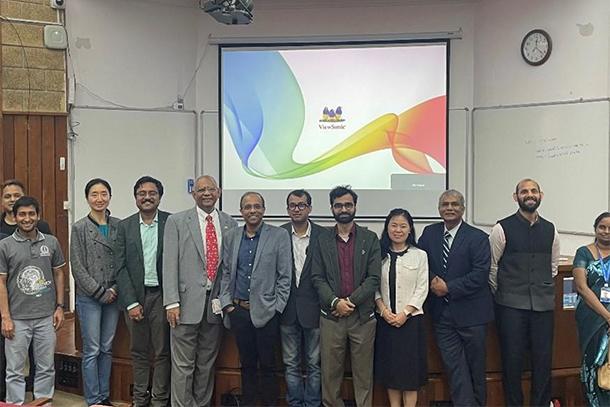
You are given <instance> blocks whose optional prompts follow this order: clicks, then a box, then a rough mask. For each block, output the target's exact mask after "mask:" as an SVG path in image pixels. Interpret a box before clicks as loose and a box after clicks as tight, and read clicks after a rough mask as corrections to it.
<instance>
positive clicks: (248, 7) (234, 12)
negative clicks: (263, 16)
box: [199, 0, 254, 25]
mask: <svg viewBox="0 0 610 407" xmlns="http://www.w3.org/2000/svg"><path fill="white" fill-rule="evenodd" d="M253 6H254V5H253V3H252V0H209V1H203V0H200V1H199V7H201V9H202V10H203V11H205V12H206V13H208V14H209V15H211V16H212V17H214V19H216V21H218V22H220V23H223V24H229V25H237V24H250V23H251V22H252V18H253V17H254V16H253V15H252V8H253Z"/></svg>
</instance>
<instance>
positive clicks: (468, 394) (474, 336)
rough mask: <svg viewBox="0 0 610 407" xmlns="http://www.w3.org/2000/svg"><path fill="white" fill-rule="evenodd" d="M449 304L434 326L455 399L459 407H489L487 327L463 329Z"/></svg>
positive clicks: (485, 325) (452, 395)
mask: <svg viewBox="0 0 610 407" xmlns="http://www.w3.org/2000/svg"><path fill="white" fill-rule="evenodd" d="M449 307H450V304H447V305H445V307H444V310H443V312H442V314H441V316H440V318H439V319H438V320H437V321H435V323H434V330H435V334H436V342H437V344H438V347H439V349H440V351H441V356H442V358H443V363H444V364H445V368H446V369H447V373H448V375H449V388H450V390H451V399H452V401H453V405H454V406H456V407H464V406H485V405H486V402H487V381H486V373H485V370H486V369H485V357H486V349H485V340H486V336H487V324H483V325H474V326H468V327H459V326H458V325H457V324H456V322H455V319H454V318H453V316H452V315H451V313H450V312H449Z"/></svg>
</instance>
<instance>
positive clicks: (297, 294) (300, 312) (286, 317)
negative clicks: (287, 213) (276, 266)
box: [280, 222, 325, 329]
mask: <svg viewBox="0 0 610 407" xmlns="http://www.w3.org/2000/svg"><path fill="white" fill-rule="evenodd" d="M282 227H283V228H284V229H286V230H287V231H288V233H290V243H291V244H290V247H291V249H292V250H294V248H293V247H292V223H291V222H288V223H285V224H283V225H282ZM324 232H325V229H324V228H323V227H322V226H319V225H317V224H315V223H313V222H311V235H310V237H309V246H308V247H307V250H306V257H305V264H304V265H303V271H302V272H301V279H300V280H299V286H298V287H297V284H296V274H295V267H294V251H293V253H292V284H291V285H290V297H288V303H286V308H285V309H284V312H283V313H282V316H281V317H280V324H282V325H291V324H294V323H295V322H296V321H298V322H299V323H300V325H301V326H302V327H303V328H306V329H315V328H318V327H319V326H320V299H319V297H318V291H317V290H316V287H315V286H314V285H313V280H312V279H311V260H312V258H313V252H314V250H315V248H314V245H315V244H316V239H317V237H318V235H319V234H320V233H324Z"/></svg>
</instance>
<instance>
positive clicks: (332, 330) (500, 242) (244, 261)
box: [0, 175, 610, 407]
mask: <svg viewBox="0 0 610 407" xmlns="http://www.w3.org/2000/svg"><path fill="white" fill-rule="evenodd" d="M25 192H26V191H25V186H24V185H23V184H22V183H21V182H19V181H17V180H9V181H6V182H5V183H4V184H3V185H2V204H3V209H4V213H3V214H2V216H1V218H0V222H1V223H0V227H1V228H0V232H1V233H2V235H0V239H1V238H4V239H3V240H2V241H1V242H0V313H1V317H2V336H3V338H6V340H5V341H4V342H5V343H4V347H3V349H2V350H3V351H4V352H5V355H6V369H4V368H2V371H4V370H5V371H6V400H7V401H8V402H11V403H15V404H22V403H23V402H24V398H25V381H24V367H25V362H26V359H27V357H28V348H29V347H30V345H32V348H33V352H32V353H33V354H32V356H31V360H30V364H31V365H32V367H34V366H35V368H36V369H35V372H36V373H35V379H34V395H35V396H36V397H50V396H52V395H53V391H54V366H53V349H54V347H55V334H54V331H55V330H57V329H59V327H60V326H61V325H62V323H63V319H64V316H63V310H64V308H65V303H64V284H65V283H64V280H63V273H62V272H61V268H62V266H63V265H64V260H63V255H62V252H61V249H60V246H59V243H58V242H57V239H55V238H54V237H53V236H52V234H51V231H50V230H49V227H48V225H47V224H46V223H44V221H42V220H41V219H40V207H39V205H38V203H37V201H36V200H35V199H34V198H32V197H29V196H26V193H25ZM163 193H164V189H163V185H162V183H161V182H160V181H159V180H157V179H155V178H152V177H149V176H144V177H142V178H140V179H139V180H137V181H136V183H135V185H134V188H133V195H134V198H135V204H136V207H137V209H138V210H137V212H136V213H134V214H133V215H132V216H130V217H128V218H126V219H124V220H119V219H117V218H115V217H112V216H111V215H110V211H109V210H108V206H109V204H110V200H111V197H112V189H111V186H110V184H109V183H108V182H106V181H105V180H103V179H99V178H96V179H93V180H91V181H90V182H89V183H87V185H86V186H85V197H86V199H87V202H88V204H89V206H90V212H89V214H88V215H87V216H86V217H85V218H83V219H81V220H79V221H77V222H76V223H75V224H74V226H73V229H72V234H71V241H70V261H71V270H72V275H73V276H74V280H75V283H76V311H77V314H78V318H79V323H80V328H81V334H82V339H83V360H82V375H83V385H84V392H85V399H86V402H87V404H88V405H112V404H111V403H110V401H109V393H110V388H109V387H110V386H109V378H110V371H111V366H112V341H113V338H114V334H115V330H116V325H117V321H118V319H119V317H120V315H121V312H123V313H124V315H125V317H126V321H127V326H128V328H129V332H130V336H131V354H132V360H133V379H134V386H133V405H134V406H149V405H151V406H169V405H171V406H174V407H179V406H186V407H191V406H209V405H210V404H211V399H212V393H213V390H214V374H215V372H214V364H215V360H216V357H217V355H218V352H219V349H220V346H221V343H222V337H223V332H224V331H225V328H226V329H231V330H232V331H233V332H234V334H235V339H236V343H237V348H238V353H239V359H240V362H241V366H242V368H241V386H242V399H241V405H245V406H253V405H256V404H257V402H258V398H259V396H262V397H261V399H262V403H263V405H266V406H272V405H276V399H277V397H278V392H279V386H278V378H277V376H276V374H275V368H276V366H275V354H276V345H277V344H276V340H277V338H278V333H279V338H280V340H281V353H282V358H283V362H284V367H285V380H286V388H287V396H286V399H287V402H288V404H289V405H290V406H307V407H310V406H320V405H324V406H328V407H337V406H343V405H344V402H343V399H342V384H343V379H344V375H345V373H344V362H345V358H346V354H347V350H348V349H349V352H350V354H351V368H352V375H351V376H352V379H353V385H354V394H355V398H356V404H357V405H358V406H371V405H372V396H373V384H374V383H375V382H377V383H379V384H381V385H383V386H384V387H385V388H386V389H387V394H388V398H389V401H390V405H391V406H401V405H404V406H415V405H416V402H417V391H418V390H419V389H420V388H421V387H422V386H425V385H426V384H427V381H428V370H427V347H426V335H425V329H424V323H423V313H424V309H425V310H426V312H428V313H429V314H430V317H431V319H432V322H433V326H434V333H435V337H436V342H437V344H438V347H439V349H440V352H441V356H442V359H443V362H444V364H445V367H446V370H447V373H448V379H449V386H450V390H451V397H452V401H453V404H454V405H456V406H484V405H486V369H485V360H486V348H485V343H486V329H487V324H488V323H489V322H490V321H492V320H493V319H494V318H495V319H496V324H497V326H498V334H499V339H500V346H501V353H502V364H503V373H502V374H503V377H502V378H503V385H504V396H505V404H506V405H507V406H522V405H523V393H522V390H521V374H522V370H523V362H524V360H523V359H524V355H525V354H526V349H528V348H529V349H530V355H531V361H530V364H531V369H532V390H531V402H530V404H531V405H532V406H545V407H546V406H548V405H549V401H550V398H551V393H550V390H551V359H552V343H553V320H554V318H553V310H554V304H555V294H554V283H553V277H554V276H555V275H556V274H557V269H558V264H559V239H558V234H557V231H556V230H555V227H554V226H553V224H552V223H550V222H549V221H547V220H545V219H543V218H542V217H541V216H539V214H538V211H537V209H538V207H539V205H540V203H541V201H542V198H543V193H542V191H541V190H540V186H539V185H538V183H537V182H536V181H534V180H532V179H524V180H522V181H520V182H519V183H518V184H517V187H516V190H515V193H514V194H513V198H514V200H515V201H516V202H517V204H518V210H517V212H516V213H514V214H512V215H510V216H508V217H506V218H504V219H502V220H500V221H499V222H498V223H497V224H496V225H495V226H494V227H493V229H492V231H491V234H490V235H489V236H488V235H487V234H486V233H485V232H483V231H481V230H479V229H477V228H475V227H473V226H471V225H469V224H467V223H466V222H465V221H464V220H463V215H464V211H465V200H464V197H463V195H462V194H461V193H460V192H458V191H456V190H448V191H445V192H444V193H443V194H442V195H441V196H440V198H439V203H438V210H439V215H440V217H441V219H442V221H441V222H439V223H436V224H432V225H430V226H427V227H426V228H425V229H424V230H423V233H422V235H421V237H420V239H419V242H417V240H416V232H415V227H414V223H413V219H412V217H411V215H410V213H409V212H408V211H407V210H406V209H402V208H397V209H394V210H392V211H391V212H390V213H389V215H388V216H387V218H386V219H385V224H384V228H383V232H382V234H381V237H380V238H378V237H377V235H376V234H375V233H374V232H372V231H370V230H369V229H367V228H366V227H363V226H361V225H358V224H357V223H356V222H355V221H354V220H355V216H356V212H357V204H358V195H357V193H356V192H355V191H354V190H352V189H351V188H350V187H349V186H339V187H336V188H334V189H333V190H332V191H330V195H329V198H330V210H331V212H332V215H333V217H334V219H335V221H336V223H335V225H334V226H333V227H330V228H326V227H322V226H320V225H318V224H316V223H314V222H313V221H311V220H310V219H309V215H310V213H311V211H312V205H313V203H312V199H311V195H310V194H309V193H308V192H307V191H305V190H303V189H298V190H294V191H292V192H290V193H289V194H288V196H287V198H286V211H287V214H288V216H289V217H290V222H288V223H286V224H284V225H282V226H281V227H276V226H273V225H271V224H269V223H267V222H265V221H264V214H265V200H264V197H263V196H262V195H261V194H260V193H258V192H247V193H245V194H244V195H243V196H242V197H241V200H240V212H241V215H242V217H243V219H244V222H245V224H244V225H243V227H238V224H237V222H236V221H235V220H234V219H233V218H232V217H231V216H229V215H228V214H226V213H224V212H222V211H219V210H217V209H216V202H217V201H218V199H219V197H220V194H221V190H220V188H219V187H218V184H217V183H216V181H215V179H214V178H212V177H211V176H206V175H204V176H201V177H199V178H198V179H197V180H196V182H195V187H194V190H193V192H192V196H193V198H194V201H195V207H194V208H192V209H188V210H186V211H183V212H180V213H176V214H169V213H167V212H164V211H162V210H160V209H159V205H160V203H161V199H162V197H163ZM594 229H595V236H596V239H595V242H594V243H592V244H591V245H589V246H586V247H582V248H580V249H579V250H578V252H577V254H576V258H575V260H574V278H575V285H576V289H577V290H578V292H579V294H580V298H581V301H580V303H579V304H578V307H577V311H576V318H577V325H578V329H579V334H580V339H581V340H580V343H581V347H582V354H583V374H582V378H583V385H584V389H585V392H586V395H587V397H588V401H589V403H590V404H591V405H594V406H601V405H610V398H609V396H608V395H609V394H610V393H608V392H606V391H605V390H602V389H600V388H599V387H598V385H597V381H596V375H597V367H598V366H600V365H601V364H603V363H605V361H606V358H607V356H606V355H607V352H608V340H607V330H608V325H609V324H610V310H609V309H608V304H609V303H610V289H609V288H608V280H609V279H610V213H608V212H604V213H603V214H601V215H600V216H599V217H598V218H597V219H596V220H595V224H594ZM151 352H152V354H151ZM302 355H304V358H305V360H304V361H302V360H301V358H302ZM152 359H154V363H153V365H154V368H152V369H151V360H152ZM0 360H2V358H0ZM303 364H305V365H306V372H305V373H306V375H305V379H304V375H303V373H304V372H303V370H302V365H303ZM259 371H260V376H261V377H260V380H261V382H260V385H259V377H258V373H259ZM151 374H152V388H151V390H150V391H149V382H150V379H151ZM1 382H2V384H4V380H2V381H1ZM1 390H2V389H1V387H0V391H1ZM259 390H260V391H259ZM259 393H260V394H259Z"/></svg>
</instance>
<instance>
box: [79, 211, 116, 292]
mask: <svg viewBox="0 0 610 407" xmlns="http://www.w3.org/2000/svg"><path fill="white" fill-rule="evenodd" d="M119 220H120V219H118V218H115V217H112V216H109V217H108V238H105V237H104V235H103V234H102V232H101V231H100V230H99V228H98V226H97V225H96V224H95V223H94V222H93V221H92V220H91V219H90V218H89V217H88V216H86V217H84V218H82V219H81V220H79V221H78V222H76V223H75V224H74V226H72V235H71V237H70V265H71V270H72V276H74V282H75V283H76V295H82V296H86V297H92V298H94V299H95V300H97V301H100V302H105V300H106V299H107V298H108V296H109V293H108V289H109V288H113V289H114V290H115V291H116V292H117V293H118V290H117V286H116V278H115V269H114V244H115V242H116V237H117V231H118V223H119Z"/></svg>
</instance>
